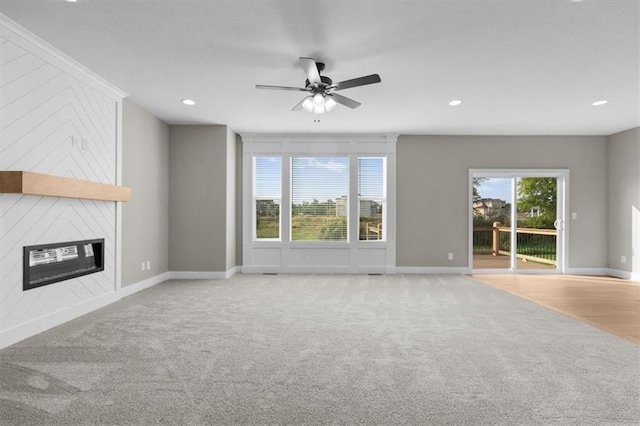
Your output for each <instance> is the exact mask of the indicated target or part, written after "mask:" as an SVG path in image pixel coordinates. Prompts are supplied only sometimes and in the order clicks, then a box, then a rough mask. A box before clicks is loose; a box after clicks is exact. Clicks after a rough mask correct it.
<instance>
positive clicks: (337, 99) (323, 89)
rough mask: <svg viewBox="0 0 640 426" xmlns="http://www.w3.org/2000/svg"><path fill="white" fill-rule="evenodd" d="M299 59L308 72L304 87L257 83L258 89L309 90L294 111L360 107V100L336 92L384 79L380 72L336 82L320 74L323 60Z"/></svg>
mask: <svg viewBox="0 0 640 426" xmlns="http://www.w3.org/2000/svg"><path fill="white" fill-rule="evenodd" d="M298 60H299V61H300V66H302V69H303V70H304V72H305V74H307V80H306V81H305V87H304V88H300V87H288V86H266V85H263V84H256V89H271V90H295V91H299V92H308V93H309V95H308V96H306V97H305V98H304V99H302V100H301V101H300V102H299V103H298V104H297V105H296V106H294V107H293V108H292V111H300V110H302V109H304V110H305V111H308V112H313V113H315V114H322V113H324V112H329V111H331V110H332V109H334V108H335V107H336V105H337V104H342V105H344V106H347V107H349V108H352V109H353V108H358V107H359V106H360V105H361V104H360V102H357V101H354V100H353V99H350V98H347V97H346V96H342V95H339V94H338V93H335V92H337V91H338V90H344V89H350V88H352V87H358V86H365V85H367V84H374V83H380V82H381V81H382V80H381V79H380V76H379V75H378V74H371V75H366V76H364V77H358V78H353V79H351V80H345V81H341V82H339V83H334V82H333V80H331V79H330V78H329V77H326V76H324V75H320V73H321V72H322V71H324V64H323V63H322V62H316V60H315V59H313V58H304V57H300V58H298Z"/></svg>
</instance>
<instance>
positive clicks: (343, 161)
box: [291, 157, 349, 241]
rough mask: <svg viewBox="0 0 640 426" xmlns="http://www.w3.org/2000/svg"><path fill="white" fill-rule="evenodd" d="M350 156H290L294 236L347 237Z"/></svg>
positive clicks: (315, 238) (303, 238)
mask: <svg viewBox="0 0 640 426" xmlns="http://www.w3.org/2000/svg"><path fill="white" fill-rule="evenodd" d="M348 195H349V158H348V157H292V158H291V240H292V241H347V229H348V217H349V197H348Z"/></svg>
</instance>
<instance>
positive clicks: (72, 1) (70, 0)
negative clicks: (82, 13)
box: [67, 0, 78, 3]
mask: <svg viewBox="0 0 640 426" xmlns="http://www.w3.org/2000/svg"><path fill="white" fill-rule="evenodd" d="M77 1H78V0H67V2H69V3H75V2H77Z"/></svg>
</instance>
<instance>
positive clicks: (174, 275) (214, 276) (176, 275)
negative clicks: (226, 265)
mask: <svg viewBox="0 0 640 426" xmlns="http://www.w3.org/2000/svg"><path fill="white" fill-rule="evenodd" d="M240 270H241V268H240V267H239V266H234V267H233V268H231V269H229V270H227V271H171V272H169V277H170V278H169V279H172V280H227V279H229V278H231V277H232V276H234V275H235V274H237V273H238V272H240Z"/></svg>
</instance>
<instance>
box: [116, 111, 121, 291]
mask: <svg viewBox="0 0 640 426" xmlns="http://www.w3.org/2000/svg"><path fill="white" fill-rule="evenodd" d="M115 143H116V170H115V173H116V181H115V184H116V185H122V99H119V100H117V101H116V140H115ZM115 214H116V217H115V221H116V235H115V238H116V247H115V268H114V269H115V277H114V282H115V291H116V292H119V291H120V288H121V287H122V202H116V212H115Z"/></svg>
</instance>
